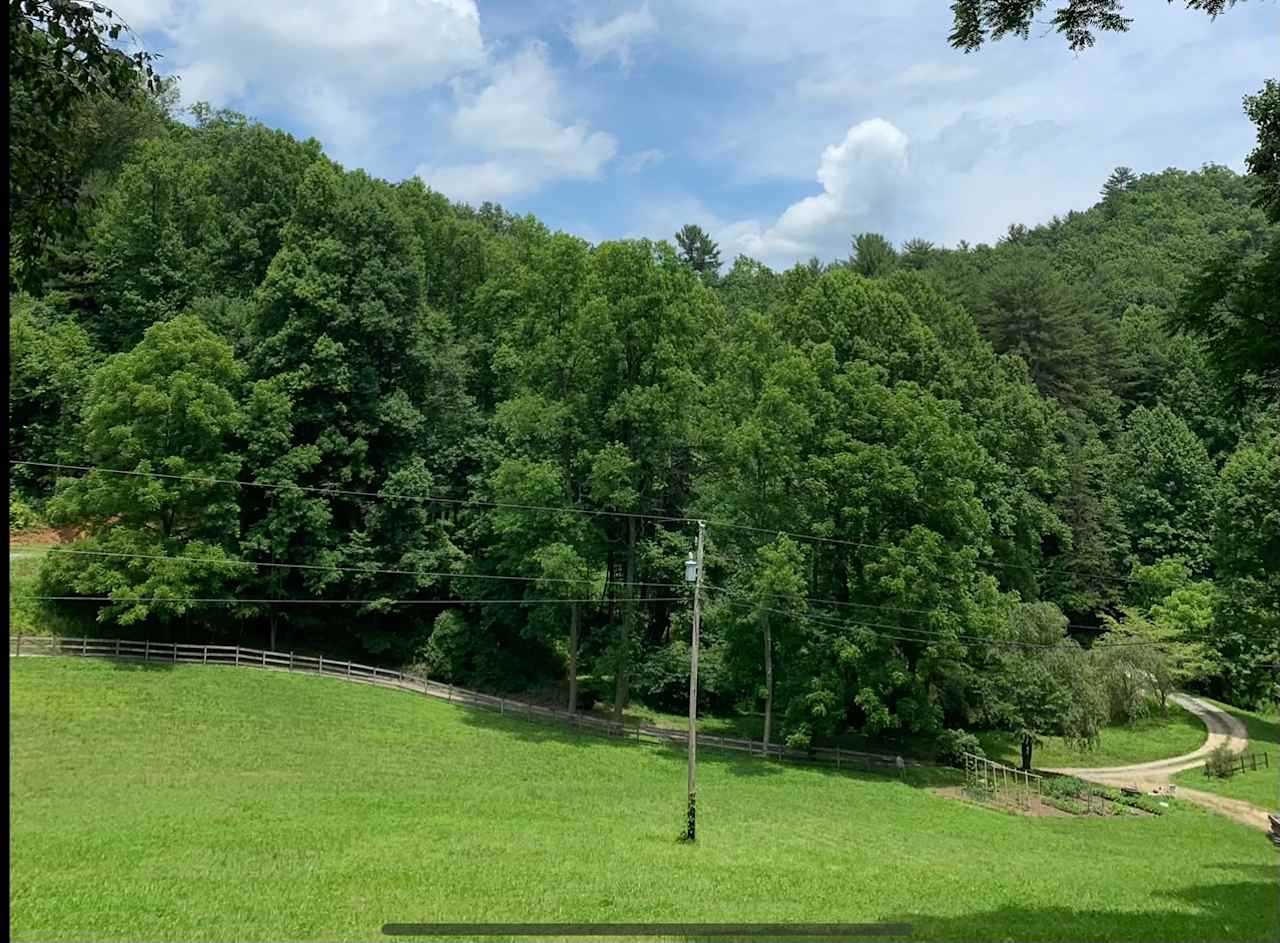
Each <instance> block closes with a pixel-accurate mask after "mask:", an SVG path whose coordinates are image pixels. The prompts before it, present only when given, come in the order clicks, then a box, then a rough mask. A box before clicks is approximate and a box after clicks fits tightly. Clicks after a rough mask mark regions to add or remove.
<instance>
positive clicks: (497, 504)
mask: <svg viewBox="0 0 1280 943" xmlns="http://www.w3.org/2000/svg"><path fill="white" fill-rule="evenodd" d="M9 464H10V465H23V466H29V467H33V468H53V469H63V470H67V471H79V472H95V471H96V472H100V473H102V474H110V475H126V476H134V477H147V478H161V479H167V480H170V481H192V482H200V483H204V484H223V485H236V486H240V487H249V488H262V489H264V490H276V491H286V490H290V489H292V490H296V491H302V492H306V493H309V494H331V495H339V496H345V497H357V498H375V499H388V500H400V501H417V502H420V503H439V504H451V505H456V506H462V507H476V508H493V509H499V510H515V511H536V512H539V513H547V514H582V515H587V516H592V517H620V518H632V519H638V520H652V521H659V522H663V523H678V524H696V523H698V522H699V521H701V522H703V523H705V524H707V526H708V527H723V528H728V529H731V530H739V531H743V532H746V533H757V534H772V535H776V536H785V537H792V538H794V539H796V540H807V541H814V542H818V543H829V544H835V545H839V546H848V547H857V548H860V549H867V550H882V551H886V552H890V553H908V554H913V555H923V554H924V553H925V551H923V550H913V549H911V548H908V547H895V546H891V545H889V544H877V543H870V542H867V541H858V540H848V539H845V538H840V537H824V536H821V535H819V534H802V533H799V532H797V531H788V530H780V529H775V528H766V527H755V526H752V525H749V524H737V523H734V522H732V521H725V520H718V519H715V518H710V517H680V516H675V515H661V514H646V513H641V512H637V511H605V510H600V509H596V508H575V507H564V506H561V507H552V506H549V505H538V504H516V503H510V502H504V501H488V500H483V499H478V498H449V497H443V496H437V495H413V494H397V493H392V492H377V491H358V490H354V489H349V488H328V487H318V486H315V485H300V484H296V483H283V484H282V483H275V482H262V481H247V480H244V479H237V478H216V477H211V476H203V475H174V474H169V473H166V472H143V471H137V470H132V471H131V470H128V469H121V468H103V467H101V466H97V465H69V464H65V463H61V462H33V461H25V460H19V459H10V460H9ZM974 563H975V564H978V565H982V566H994V567H1000V568H1001V569H1006V570H1023V571H1026V572H1030V573H1036V574H1050V575H1052V574H1057V575H1065V576H1081V577H1089V578H1094V579H1103V580H1112V581H1115V582H1121V583H1133V582H1136V580H1135V579H1134V578H1133V577H1129V576H1119V575H1114V574H1106V573H1099V572H1096V571H1088V570H1076V569H1059V568H1055V567H1044V566H1039V567H1037V566H1032V565H1031V564H1025V563H1006V562H1004V561H1001V560H991V559H989V558H983V557H978V558H975V559H974Z"/></svg>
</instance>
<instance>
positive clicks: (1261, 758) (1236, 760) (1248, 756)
mask: <svg viewBox="0 0 1280 943" xmlns="http://www.w3.org/2000/svg"><path fill="white" fill-rule="evenodd" d="M1270 768H1271V760H1270V759H1269V758H1268V755H1267V754H1266V753H1250V752H1249V751H1248V750H1245V751H1243V752H1240V753H1237V754H1236V755H1235V756H1233V757H1232V758H1231V765H1230V766H1229V767H1227V772H1226V774H1225V775H1227V776H1234V775H1235V774H1236V773H1243V772H1245V771H1246V770H1257V769H1270ZM1202 769H1203V770H1204V774H1205V776H1206V777H1210V776H1213V775H1214V774H1213V773H1211V772H1209V764H1208V763H1205V764H1204V766H1203V767H1202ZM1219 775H1222V774H1219Z"/></svg>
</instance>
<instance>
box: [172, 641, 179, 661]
mask: <svg viewBox="0 0 1280 943" xmlns="http://www.w3.org/2000/svg"><path fill="white" fill-rule="evenodd" d="M173 663H174V664H175V665H176V664H177V663H178V643H177V642H174V643H173Z"/></svg>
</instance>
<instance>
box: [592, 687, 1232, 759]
mask: <svg viewBox="0 0 1280 943" xmlns="http://www.w3.org/2000/svg"><path fill="white" fill-rule="evenodd" d="M600 709H601V710H602V711H605V709H604V708H600ZM606 712H607V711H606ZM626 717H627V720H628V721H632V722H639V723H646V724H654V725H656V726H664V727H675V728H681V729H684V728H687V725H688V719H687V718H686V717H682V716H679V715H675V714H664V713H661V712H659V711H654V710H650V709H649V708H646V707H644V706H642V705H632V706H631V707H628V708H627V712H626ZM763 728H764V721H763V718H761V717H757V716H744V717H699V718H698V729H699V730H701V731H703V732H705V733H709V734H712V735H717V736H718V735H723V736H726V737H747V738H751V739H755V740H758V739H760V736H761V733H762V731H763ZM1207 738H1208V732H1207V731H1206V730H1205V726H1204V724H1203V723H1202V722H1201V721H1200V720H1199V719H1198V718H1197V717H1196V716H1195V715H1194V714H1192V713H1191V712H1190V711H1186V710H1183V709H1182V708H1181V707H1179V706H1178V705H1177V704H1174V703H1172V702H1170V703H1169V709H1168V712H1167V714H1165V715H1161V714H1159V713H1158V712H1157V713H1154V714H1153V715H1152V716H1150V717H1147V718H1144V719H1143V720H1139V721H1137V722H1136V723H1134V724H1133V725H1131V726H1116V727H1106V728H1104V729H1103V731H1102V735H1101V737H1100V738H1099V741H1098V744H1097V746H1095V747H1094V748H1093V749H1092V750H1086V751H1080V750H1077V749H1076V748H1075V747H1073V746H1072V745H1071V744H1069V743H1067V742H1066V741H1064V740H1063V739H1062V738H1061V737H1046V738H1045V742H1044V743H1043V744H1041V745H1040V746H1038V747H1036V749H1035V753H1034V755H1033V757H1032V760H1033V762H1034V763H1035V765H1036V766H1039V767H1061V766H1125V765H1128V764H1130V763H1146V762H1148V761H1150V760H1162V759H1165V758H1166V757H1170V756H1181V755H1182V754H1183V753H1190V752H1192V751H1193V750H1197V749H1199V748H1200V747H1201V746H1202V745H1203V744H1204V742H1205V740H1206V739H1207ZM978 739H979V741H980V742H981V743H982V749H983V750H984V751H985V752H986V754H987V756H989V757H991V758H992V759H994V760H1000V761H1001V762H1004V763H1008V764H1010V765H1012V766H1017V765H1019V764H1020V763H1021V755H1020V753H1019V750H1018V741H1017V739H1016V738H1015V737H1014V736H1013V735H1012V734H1007V733H1001V732H998V731H982V732H979V733H978ZM839 743H840V746H842V747H848V748H849V749H853V750H870V751H873V752H890V753H892V752H899V751H900V752H902V753H903V755H907V756H921V757H924V758H926V759H928V758H931V757H932V755H933V742H932V740H922V739H910V738H908V739H905V740H904V741H903V742H901V743H892V742H884V741H875V740H868V739H865V738H859V737H856V736H846V737H842V738H841V739H840V741H839Z"/></svg>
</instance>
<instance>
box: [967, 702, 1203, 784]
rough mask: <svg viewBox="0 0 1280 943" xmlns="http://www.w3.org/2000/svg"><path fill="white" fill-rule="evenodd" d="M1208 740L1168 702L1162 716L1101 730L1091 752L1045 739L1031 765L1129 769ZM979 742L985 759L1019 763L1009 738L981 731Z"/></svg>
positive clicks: (1195, 723)
mask: <svg viewBox="0 0 1280 943" xmlns="http://www.w3.org/2000/svg"><path fill="white" fill-rule="evenodd" d="M1208 738H1209V732H1208V731H1207V730H1206V729H1205V726H1204V723H1203V722H1202V721H1201V720H1200V719H1199V718H1198V717H1196V716H1195V714H1192V713H1191V712H1190V711H1187V710H1183V709H1182V708H1181V707H1179V706H1178V705H1177V704H1174V703H1173V702H1169V705H1168V712H1167V713H1166V714H1164V715H1161V714H1160V713H1159V712H1158V711H1156V712H1154V713H1153V714H1152V715H1151V716H1149V717H1145V718H1143V719H1141V720H1138V721H1135V722H1134V723H1133V724H1131V725H1128V726H1113V727H1104V728H1103V730H1102V733H1101V735H1100V736H1099V738H1098V743H1097V745H1096V746H1095V747H1094V748H1093V749H1091V750H1085V751H1080V750H1077V749H1076V748H1075V747H1073V746H1072V745H1071V744H1069V743H1067V742H1066V741H1064V740H1063V739H1062V738H1061V737H1046V738H1045V742H1044V743H1042V744H1041V745H1040V746H1038V747H1036V748H1035V752H1034V753H1033V754H1032V762H1033V763H1034V764H1035V765H1036V766H1038V767H1049V768H1052V767H1063V766H1075V767H1094V766H1128V765H1129V764H1131V763H1146V762H1149V761H1151V760H1162V759H1165V758H1166V757H1170V756H1181V755H1182V754H1184V753H1191V752H1192V751H1194V750H1198V749H1200V747H1201V746H1203V745H1204V742H1205V740H1207V739H1208ZM978 739H979V741H980V742H981V743H982V749H983V750H984V751H986V754H987V756H989V757H991V758H992V759H997V760H1001V761H1002V762H1005V763H1010V764H1012V765H1017V764H1018V762H1019V753H1018V741H1017V740H1016V739H1015V738H1014V737H1013V736H1012V735H1010V734H1005V733H992V732H983V733H980V734H978Z"/></svg>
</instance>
